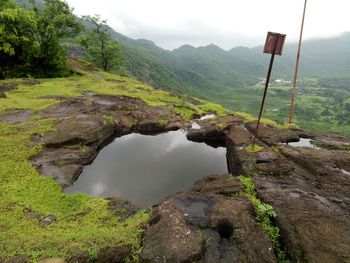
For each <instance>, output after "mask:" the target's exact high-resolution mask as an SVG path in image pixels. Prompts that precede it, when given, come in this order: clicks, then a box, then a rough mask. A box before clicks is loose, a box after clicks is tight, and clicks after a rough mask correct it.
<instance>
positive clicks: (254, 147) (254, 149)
mask: <svg viewBox="0 0 350 263" xmlns="http://www.w3.org/2000/svg"><path fill="white" fill-rule="evenodd" d="M245 150H246V151H247V152H250V153H257V152H261V151H263V150H264V147H262V146H259V145H257V144H255V145H253V144H249V145H248V146H247V147H246V148H245Z"/></svg>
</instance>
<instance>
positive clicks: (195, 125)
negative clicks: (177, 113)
mask: <svg viewBox="0 0 350 263" xmlns="http://www.w3.org/2000/svg"><path fill="white" fill-rule="evenodd" d="M200 128H201V126H200V125H199V124H198V123H197V122H192V126H191V129H193V130H199V129H200Z"/></svg>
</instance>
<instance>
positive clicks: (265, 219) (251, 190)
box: [238, 176, 290, 263]
mask: <svg viewBox="0 0 350 263" xmlns="http://www.w3.org/2000/svg"><path fill="white" fill-rule="evenodd" d="M238 179H239V180H240V182H241V183H242V184H243V185H244V187H245V190H244V191H243V192H241V193H240V194H241V195H243V196H245V197H247V198H248V199H249V200H250V201H251V202H252V205H253V207H254V210H255V213H256V220H257V221H258V223H259V224H260V226H261V227H262V228H263V230H264V231H265V232H266V234H267V235H268V236H269V238H270V240H271V243H272V246H273V249H274V251H275V254H276V256H277V258H278V262H280V263H288V262H290V261H289V260H288V259H287V257H286V253H285V251H284V250H283V248H282V246H281V244H280V234H279V229H278V227H277V226H274V225H273V224H272V220H273V219H274V218H276V217H277V213H276V212H275V211H274V210H273V207H272V206H271V205H268V204H265V203H263V202H262V201H261V200H260V199H258V197H257V196H256V188H255V184H254V182H253V180H252V178H250V177H245V176H239V177H238Z"/></svg>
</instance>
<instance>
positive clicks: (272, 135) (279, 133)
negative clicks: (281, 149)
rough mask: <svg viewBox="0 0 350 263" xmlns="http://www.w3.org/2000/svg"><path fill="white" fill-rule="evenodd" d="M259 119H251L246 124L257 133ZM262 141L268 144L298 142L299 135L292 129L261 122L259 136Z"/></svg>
mask: <svg viewBox="0 0 350 263" xmlns="http://www.w3.org/2000/svg"><path fill="white" fill-rule="evenodd" d="M256 124H257V121H250V122H247V123H246V124H245V126H246V128H247V129H248V130H249V131H250V132H251V133H253V134H255V128H256ZM257 137H258V138H259V139H260V140H261V141H263V142H264V143H266V144H268V145H275V144H278V143H285V142H297V141H299V136H298V134H297V133H296V132H294V131H293V130H291V129H278V128H276V127H275V126H273V125H271V124H264V123H260V126H259V134H258V136H257Z"/></svg>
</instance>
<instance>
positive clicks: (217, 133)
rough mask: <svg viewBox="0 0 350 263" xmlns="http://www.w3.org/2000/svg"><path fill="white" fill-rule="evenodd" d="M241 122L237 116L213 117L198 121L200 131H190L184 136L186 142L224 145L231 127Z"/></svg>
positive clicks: (241, 119)
mask: <svg viewBox="0 0 350 263" xmlns="http://www.w3.org/2000/svg"><path fill="white" fill-rule="evenodd" d="M242 121H243V118H242V117H240V116H237V115H229V116H226V117H215V118H211V119H205V120H198V121H197V123H198V125H199V126H200V127H201V128H200V129H190V130H189V131H188V133H187V135H186V137H187V139H188V140H191V141H196V142H206V143H209V144H210V143H211V142H216V143H218V144H219V145H225V141H226V135H227V134H228V133H229V129H230V127H231V126H233V125H237V124H239V123H241V122H242Z"/></svg>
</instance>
